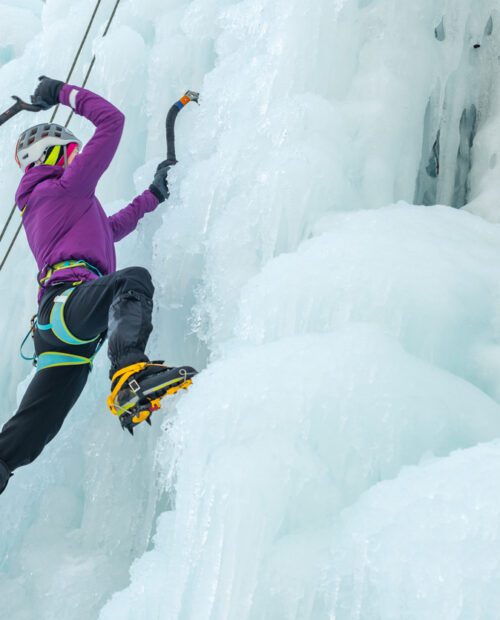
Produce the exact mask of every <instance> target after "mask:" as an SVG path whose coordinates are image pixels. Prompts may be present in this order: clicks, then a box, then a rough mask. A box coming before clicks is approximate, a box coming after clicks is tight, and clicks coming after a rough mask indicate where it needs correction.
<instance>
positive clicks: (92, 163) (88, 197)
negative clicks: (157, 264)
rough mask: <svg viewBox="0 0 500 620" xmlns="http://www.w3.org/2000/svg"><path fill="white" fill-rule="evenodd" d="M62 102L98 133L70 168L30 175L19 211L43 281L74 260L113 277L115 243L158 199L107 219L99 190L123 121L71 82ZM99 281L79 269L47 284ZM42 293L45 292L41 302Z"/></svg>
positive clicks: (143, 200) (139, 201)
mask: <svg viewBox="0 0 500 620" xmlns="http://www.w3.org/2000/svg"><path fill="white" fill-rule="evenodd" d="M59 100H60V102H61V103H62V104H65V105H70V106H71V107H72V108H73V109H74V111H75V112H76V114H80V115H81V116H84V117H85V118H87V119H88V120H89V121H91V122H92V123H93V124H94V125H95V126H96V131H95V133H94V135H93V136H92V138H91V139H90V140H89V142H88V143H87V144H86V146H85V148H84V149H83V150H82V152H81V153H80V154H79V155H77V156H76V158H75V159H74V161H73V163H72V164H71V165H70V166H69V167H68V168H66V169H64V168H60V167H57V166H44V165H41V166H36V167H34V168H31V169H30V170H27V171H26V173H25V175H24V176H23V178H22V180H21V183H20V185H19V188H18V190H17V192H16V204H17V206H18V207H19V209H21V211H22V210H23V209H25V211H24V214H23V225H24V229H25V231H26V236H27V238H28V243H29V245H30V248H31V251H32V252H33V255H34V257H35V259H36V262H37V265H38V269H39V272H40V276H41V277H43V276H44V275H45V274H44V272H45V271H46V270H47V267H48V266H50V265H55V264H56V263H59V262H62V261H65V260H70V259H84V260H85V261H87V262H88V263H90V264H91V265H94V266H95V267H97V268H98V269H99V271H100V272H101V273H102V274H103V275H106V274H109V273H113V272H114V271H116V255H115V248H114V243H115V242H117V241H120V239H123V237H125V236H126V235H128V234H129V233H131V232H132V231H133V230H135V228H136V226H137V223H138V222H139V220H140V219H141V218H142V217H143V216H144V214H145V213H148V212H150V211H154V209H156V207H157V206H158V199H157V198H156V196H155V195H154V194H152V193H151V192H150V191H149V190H146V191H145V192H143V193H142V194H141V195H140V196H137V198H135V199H134V200H133V201H132V202H131V203H130V204H129V205H128V206H127V207H125V208H123V209H122V210H121V211H118V213H115V214H114V215H112V216H111V217H108V216H107V215H106V213H105V212H104V209H103V208H102V206H101V204H100V202H99V200H98V199H97V198H96V196H95V189H96V185H97V183H98V181H99V179H100V178H101V176H102V174H103V173H104V171H105V170H106V168H107V167H108V166H109V164H110V163H111V160H112V159H113V156H114V154H115V152H116V149H117V148H118V144H119V142H120V138H121V135H122V131H123V125H124V121H125V117H124V115H123V114H122V113H121V112H120V111H119V110H117V109H116V108H115V107H114V106H113V105H112V104H111V103H109V102H108V101H106V100H105V99H103V98H102V97H99V96H98V95H96V94H94V93H92V92H90V91H88V90H84V89H83V88H78V87H76V86H70V85H69V84H66V85H64V86H63V88H62V89H61V92H60V95H59ZM97 277H98V276H97V275H96V274H94V273H93V272H92V271H90V270H88V269H85V268H81V267H75V268H73V269H65V270H63V271H60V272H56V273H54V274H53V275H52V277H51V278H50V280H48V281H47V282H46V283H45V284H44V286H48V285H50V284H54V283H55V282H61V281H70V282H76V281H78V280H84V281H88V280H94V279H95V278H97ZM42 294H43V289H42V290H41V291H40V295H39V299H40V297H41V295H42Z"/></svg>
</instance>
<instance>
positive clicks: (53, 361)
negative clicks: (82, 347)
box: [36, 351, 97, 372]
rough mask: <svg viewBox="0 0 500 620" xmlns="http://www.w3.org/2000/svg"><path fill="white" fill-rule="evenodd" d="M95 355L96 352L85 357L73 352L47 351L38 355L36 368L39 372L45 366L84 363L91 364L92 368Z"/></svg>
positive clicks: (79, 364) (81, 364) (52, 366)
mask: <svg viewBox="0 0 500 620" xmlns="http://www.w3.org/2000/svg"><path fill="white" fill-rule="evenodd" d="M96 353H97V351H96ZM94 357H95V354H94V355H93V356H92V357H83V356H82V355H73V354H72V353H59V352H57V351H46V352H45V353H40V355H39V356H38V359H37V364H36V370H37V372H39V371H40V370H44V369H45V368H54V367H55V366H83V365H84V364H89V365H90V368H92V362H93V361H94Z"/></svg>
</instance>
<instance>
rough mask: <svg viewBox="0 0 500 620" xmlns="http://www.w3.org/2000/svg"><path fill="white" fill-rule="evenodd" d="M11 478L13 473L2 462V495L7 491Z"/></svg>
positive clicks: (0, 481) (0, 491)
mask: <svg viewBox="0 0 500 620" xmlns="http://www.w3.org/2000/svg"><path fill="white" fill-rule="evenodd" d="M11 476H12V472H11V471H10V469H9V468H8V467H7V464H6V463H4V462H3V461H2V460H0V495H1V494H2V493H3V492H4V491H5V487H6V486H7V483H8V482H9V478H10V477H11Z"/></svg>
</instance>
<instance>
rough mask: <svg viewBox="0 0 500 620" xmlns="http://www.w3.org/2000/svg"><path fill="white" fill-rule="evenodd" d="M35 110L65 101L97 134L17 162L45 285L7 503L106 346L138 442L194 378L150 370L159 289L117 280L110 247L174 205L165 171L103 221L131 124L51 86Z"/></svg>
mask: <svg viewBox="0 0 500 620" xmlns="http://www.w3.org/2000/svg"><path fill="white" fill-rule="evenodd" d="M31 100H32V102H33V104H35V105H37V106H39V107H40V109H43V110H48V109H49V108H51V107H52V106H54V105H56V104H58V103H61V104H63V105H67V106H70V107H71V108H72V109H73V110H74V112H75V113H76V114H79V115H81V116H84V117H85V118H87V119H88V120H89V121H91V122H92V123H93V124H94V125H95V127H96V130H95V132H94V135H93V136H92V138H91V140H90V141H89V142H88V143H87V145H86V146H85V148H84V149H83V151H82V152H81V153H80V149H81V146H82V143H81V142H80V140H78V138H76V137H75V136H74V135H73V134H72V133H71V132H70V131H69V130H68V129H65V128H64V127H61V126H59V125H56V124H53V123H47V124H41V125H36V126H35V127H32V128H31V129H28V130H26V131H24V132H23V133H22V134H21V136H20V137H19V140H18V142H17V146H16V161H17V162H18V164H19V166H20V168H21V170H22V171H23V172H24V176H23V178H22V180H21V183H20V185H19V188H18V190H17V193H16V204H17V206H18V208H19V209H20V210H21V213H22V218H23V225H24V229H25V232H26V236H27V238H28V243H29V245H30V248H31V251H32V253H33V255H34V257H35V259H36V262H37V265H38V269H39V273H38V282H39V284H40V289H39V294H38V304H39V307H38V315H37V318H36V320H35V322H34V327H33V336H34V343H35V356H36V364H37V373H36V374H35V376H34V378H33V380H32V381H31V383H30V385H29V387H28V389H27V391H26V394H25V395H24V398H23V399H22V401H21V404H20V406H19V409H18V410H17V412H16V413H15V415H14V416H13V417H12V418H11V419H10V420H9V421H8V422H7V423H6V424H5V425H4V427H3V429H2V431H1V432H0V493H1V492H3V490H4V489H5V487H6V485H7V482H8V480H9V478H10V476H11V475H12V472H13V471H14V470H15V469H17V468H18V467H20V466H22V465H27V464H28V463H31V462H32V461H33V460H34V459H36V458H37V456H38V455H39V454H40V453H41V451H42V450H43V448H44V447H45V446H46V445H47V443H48V442H49V441H51V439H53V438H54V437H55V435H56V434H57V433H58V431H59V429H60V428H61V426H62V423H63V422H64V419H65V417H66V415H67V414H68V412H69V411H70V410H71V408H72V407H73V405H74V404H75V403H76V401H77V400H78V397H79V396H80V394H81V392H82V390H83V388H84V386H85V383H86V381H87V378H88V375H89V372H90V370H91V367H92V361H93V359H94V356H95V355H96V352H97V350H98V349H99V347H100V345H101V344H102V342H103V340H104V339H105V338H106V337H107V339H108V356H109V359H110V362H111V370H110V379H111V394H110V396H109V398H108V406H109V408H110V409H111V411H112V413H114V414H116V415H118V416H119V417H120V421H121V423H122V426H123V427H124V428H127V429H128V430H129V431H130V432H131V433H132V432H133V427H134V426H135V425H137V424H139V423H141V422H143V421H147V422H150V420H149V417H150V415H151V412H152V411H154V410H155V409H157V408H159V401H160V399H161V398H162V397H163V396H165V395H166V394H170V393H174V392H175V391H177V390H179V389H181V388H186V387H188V386H189V385H190V383H191V377H192V376H193V375H195V374H196V371H195V370H194V369H193V368H191V367H189V366H181V367H179V368H171V367H168V366H164V365H163V363H161V362H150V361H149V359H148V357H147V356H146V354H145V348H146V344H147V341H148V338H149V335H150V333H151V330H152V324H151V314H152V307H153V293H154V288H153V284H152V281H151V276H150V274H149V272H148V271H147V270H146V269H144V268H143V267H129V268H126V269H122V270H120V271H116V257H115V250H114V243H116V242H117V241H120V240H121V239H123V238H124V237H125V236H126V235H128V234H129V233H131V232H132V231H133V230H135V228H136V226H137V223H138V222H139V220H140V219H141V218H142V217H143V216H144V214H145V213H149V212H151V211H154V210H155V209H156V207H157V206H158V204H159V203H161V202H163V201H164V200H166V199H167V198H168V197H169V190H168V184H167V173H168V165H167V162H166V161H165V162H162V163H161V164H160V165H159V166H158V168H157V171H156V174H155V176H154V180H153V182H152V184H151V185H150V186H149V189H147V190H146V191H145V192H143V193H142V194H141V195H140V196H137V197H136V198H135V199H134V200H133V201H132V202H131V203H130V204H129V205H128V206H127V207H125V208H123V209H122V210H121V211H119V212H118V213H116V214H114V215H112V216H111V217H108V216H107V215H106V214H105V212H104V210H103V208H102V206H101V204H100V203H99V201H98V199H97V198H96V196H95V189H96V186H97V183H98V181H99V179H100V178H101V176H102V174H103V173H104V171H105V170H106V169H107V167H108V166H109V164H110V163H111V161H112V159H113V156H114V154H115V152H116V149H117V147H118V144H119V142H120V137H121V134H122V130H123V125H124V116H123V114H122V113H121V112H120V111H119V110H117V109H116V108H115V107H114V106H113V105H112V104H111V103H109V102H108V101H106V100H105V99H103V98H102V97H100V96H98V95H96V94H94V93H92V92H90V91H88V90H85V89H83V88H78V87H76V86H71V85H69V84H63V82H59V81H57V80H52V79H50V78H47V77H42V78H40V82H39V84H38V86H37V88H36V90H35V93H34V95H33V97H32V98H31Z"/></svg>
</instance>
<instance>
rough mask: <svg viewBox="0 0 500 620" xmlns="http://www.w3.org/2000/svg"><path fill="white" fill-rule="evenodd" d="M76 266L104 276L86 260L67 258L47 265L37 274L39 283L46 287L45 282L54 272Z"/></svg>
mask: <svg viewBox="0 0 500 620" xmlns="http://www.w3.org/2000/svg"><path fill="white" fill-rule="evenodd" d="M75 267H82V268H84V269H88V270H89V271H92V272H93V273H95V274H96V275H97V276H98V277H99V278H100V277H101V276H102V273H101V272H100V271H99V269H98V268H97V267H95V266H94V265H91V264H90V263H88V262H87V261H86V260H65V261H62V262H60V263H56V264H55V265H51V266H50V265H47V266H45V267H44V268H43V269H42V270H41V271H40V272H39V273H38V276H37V281H38V284H39V285H40V286H41V287H42V288H45V283H46V282H48V281H49V280H50V278H51V277H52V276H53V275H54V273H56V272H58V271H63V270H65V269H74V268H75ZM42 274H43V277H42ZM78 284H81V281H79V282H75V283H74V286H77V285H78Z"/></svg>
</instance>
